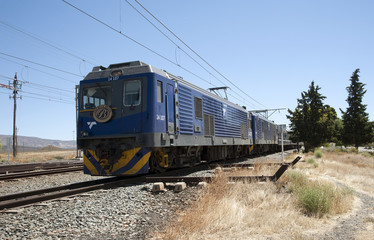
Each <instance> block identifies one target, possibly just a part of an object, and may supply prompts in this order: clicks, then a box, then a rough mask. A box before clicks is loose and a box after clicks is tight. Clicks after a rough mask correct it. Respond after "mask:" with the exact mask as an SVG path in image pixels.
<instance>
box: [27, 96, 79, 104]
mask: <svg viewBox="0 0 374 240" xmlns="http://www.w3.org/2000/svg"><path fill="white" fill-rule="evenodd" d="M24 97H26V98H33V99H39V100H44V101H48V102H57V103H64V104H69V105H71V104H75V103H74V102H67V101H66V102H64V101H57V100H52V99H49V98H39V97H32V96H24Z"/></svg>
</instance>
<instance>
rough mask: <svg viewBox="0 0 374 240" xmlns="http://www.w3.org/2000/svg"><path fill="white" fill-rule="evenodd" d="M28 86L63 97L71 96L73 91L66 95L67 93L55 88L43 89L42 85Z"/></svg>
mask: <svg viewBox="0 0 374 240" xmlns="http://www.w3.org/2000/svg"><path fill="white" fill-rule="evenodd" d="M27 87H29V88H32V89H36V90H42V91H45V92H48V93H51V94H56V95H58V96H63V97H71V95H73V93H72V94H71V95H68V93H64V92H58V91H56V90H49V89H45V88H43V87H38V86H32V85H31V86H27Z"/></svg>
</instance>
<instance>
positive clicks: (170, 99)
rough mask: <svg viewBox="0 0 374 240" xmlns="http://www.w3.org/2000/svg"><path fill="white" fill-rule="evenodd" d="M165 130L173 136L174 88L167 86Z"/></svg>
mask: <svg viewBox="0 0 374 240" xmlns="http://www.w3.org/2000/svg"><path fill="white" fill-rule="evenodd" d="M165 104H166V119H167V121H166V124H167V125H166V129H167V131H168V133H169V134H174V127H175V119H174V114H175V113H174V86H173V85H171V84H167V86H166V101H165Z"/></svg>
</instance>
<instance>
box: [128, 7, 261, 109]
mask: <svg viewBox="0 0 374 240" xmlns="http://www.w3.org/2000/svg"><path fill="white" fill-rule="evenodd" d="M126 1H127V0H126ZM135 2H136V3H138V4H139V6H141V7H142V8H143V9H144V10H145V11H146V12H148V13H149V14H150V15H151V16H152V17H153V18H154V19H155V20H156V21H158V22H159V23H160V24H161V25H162V26H163V27H164V28H165V29H166V30H167V31H168V32H170V33H171V34H172V35H173V36H174V37H175V38H177V39H178V40H179V41H180V42H181V43H182V44H183V45H185V46H186V47H187V48H188V49H189V50H190V51H191V52H193V53H194V54H195V55H196V56H197V57H199V58H200V59H201V60H202V61H203V62H204V63H206V64H207V65H208V66H209V67H210V68H212V69H213V70H214V71H215V72H216V73H217V74H218V75H220V76H221V77H222V78H224V79H225V80H226V81H228V82H229V83H230V84H232V85H233V86H234V87H235V88H237V89H238V90H239V91H240V92H242V93H243V94H244V95H245V96H247V97H249V98H250V99H252V100H253V101H255V102H256V103H257V104H260V105H261V106H263V107H265V108H267V107H266V106H265V105H263V104H262V103H260V102H259V101H257V100H256V99H254V98H253V97H251V96H250V95H248V94H247V93H246V92H244V91H243V90H242V89H241V88H239V87H238V86H237V85H236V84H235V83H233V82H232V81H231V80H230V79H228V78H227V77H226V76H224V75H223V74H222V73H221V72H220V71H218V70H217V69H216V68H215V67H213V66H212V65H211V64H210V63H209V62H208V61H206V60H205V59H204V58H203V57H201V55H200V54H198V53H197V52H196V51H195V50H193V49H192V48H191V47H190V46H189V45H187V44H186V43H185V42H184V41H183V40H182V39H181V38H180V37H178V36H177V35H176V34H175V33H174V32H173V31H171V30H170V29H169V28H168V27H167V26H166V25H165V24H164V23H162V22H161V21H160V20H159V19H158V18H157V17H156V16H155V15H154V14H152V13H151V12H150V11H149V10H148V9H147V8H145V7H144V6H143V5H142V4H141V3H140V2H139V1H138V0H135Z"/></svg>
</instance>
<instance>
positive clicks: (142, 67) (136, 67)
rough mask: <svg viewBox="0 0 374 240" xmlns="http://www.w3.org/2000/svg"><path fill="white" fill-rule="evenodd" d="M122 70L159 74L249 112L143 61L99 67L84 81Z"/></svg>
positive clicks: (124, 72)
mask: <svg viewBox="0 0 374 240" xmlns="http://www.w3.org/2000/svg"><path fill="white" fill-rule="evenodd" d="M118 70H121V72H122V73H121V75H122V76H126V75H134V74H141V73H151V72H153V73H157V74H159V75H161V76H163V77H165V78H168V79H171V80H173V81H175V82H178V83H181V84H183V85H185V86H188V87H190V88H192V89H194V90H196V91H198V92H201V93H203V94H205V95H208V96H210V97H212V98H215V99H217V100H218V101H221V102H224V103H226V104H228V105H230V106H232V107H235V108H237V109H239V110H242V111H247V110H245V109H244V108H243V107H241V106H239V105H237V104H234V103H232V102H230V101H228V100H226V99H224V98H222V97H220V96H217V95H216V94H213V93H211V92H209V91H207V90H205V89H203V88H200V87H198V86H196V85H194V84H192V83H190V82H188V81H186V80H184V79H183V78H182V77H179V76H176V75H174V74H171V73H169V72H167V71H165V70H161V69H159V68H156V67H153V66H151V65H149V64H147V63H144V62H141V61H132V62H124V63H116V64H111V65H109V66H108V67H107V68H105V67H103V66H97V67H94V68H93V69H92V71H91V72H90V73H88V74H87V76H86V77H85V78H84V79H83V80H92V79H100V78H109V77H111V76H112V72H115V71H118Z"/></svg>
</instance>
